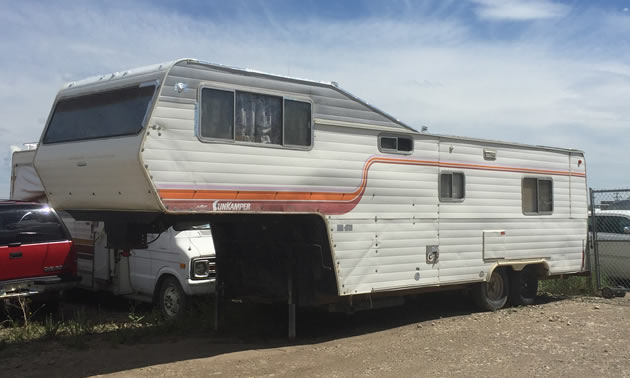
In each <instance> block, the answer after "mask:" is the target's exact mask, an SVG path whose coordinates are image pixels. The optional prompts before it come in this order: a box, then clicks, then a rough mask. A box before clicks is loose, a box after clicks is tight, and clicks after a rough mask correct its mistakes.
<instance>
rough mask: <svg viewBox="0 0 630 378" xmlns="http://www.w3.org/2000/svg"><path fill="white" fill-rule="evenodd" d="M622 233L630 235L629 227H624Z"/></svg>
mask: <svg viewBox="0 0 630 378" xmlns="http://www.w3.org/2000/svg"><path fill="white" fill-rule="evenodd" d="M623 233H624V234H630V227H628V226H626V227H624V228H623Z"/></svg>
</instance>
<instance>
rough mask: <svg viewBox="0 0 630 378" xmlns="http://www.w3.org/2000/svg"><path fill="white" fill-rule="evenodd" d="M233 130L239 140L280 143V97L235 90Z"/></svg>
mask: <svg viewBox="0 0 630 378" xmlns="http://www.w3.org/2000/svg"><path fill="white" fill-rule="evenodd" d="M234 130H235V132H234V138H235V139H236V140H237V141H239V142H256V143H271V144H282V98H281V97H275V96H267V95H261V94H257V93H246V92H237V93H236V122H235V124H234Z"/></svg>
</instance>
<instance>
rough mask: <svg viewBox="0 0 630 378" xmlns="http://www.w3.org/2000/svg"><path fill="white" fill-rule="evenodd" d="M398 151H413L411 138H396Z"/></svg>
mask: <svg viewBox="0 0 630 378" xmlns="http://www.w3.org/2000/svg"><path fill="white" fill-rule="evenodd" d="M398 151H405V152H409V151H413V140H411V139H410V138H398Z"/></svg>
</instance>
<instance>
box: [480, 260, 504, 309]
mask: <svg viewBox="0 0 630 378" xmlns="http://www.w3.org/2000/svg"><path fill="white" fill-rule="evenodd" d="M509 292H510V282H509V281H508V276H507V274H506V273H505V269H503V268H497V269H495V270H494V271H493V272H492V275H491V276H490V280H488V282H483V283H480V284H478V285H476V286H475V287H474V289H473V292H472V297H473V301H474V302H475V305H477V307H479V308H480V309H482V310H485V311H496V310H499V309H502V308H503V307H504V306H505V304H506V303H507V300H508V294H509Z"/></svg>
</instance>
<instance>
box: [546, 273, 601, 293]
mask: <svg viewBox="0 0 630 378" xmlns="http://www.w3.org/2000/svg"><path fill="white" fill-rule="evenodd" d="M538 291H539V292H541V293H550V294H556V295H594V294H595V292H594V289H593V288H592V287H591V284H590V277H575V276H573V277H568V278H559V279H553V280H544V281H540V285H539V287H538Z"/></svg>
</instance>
